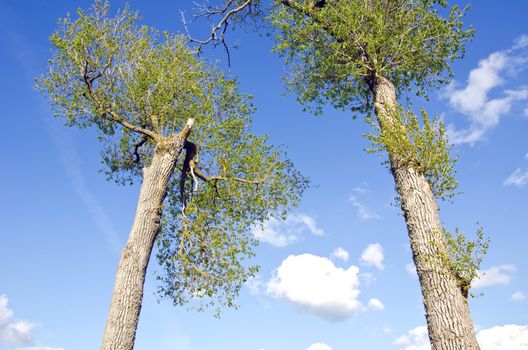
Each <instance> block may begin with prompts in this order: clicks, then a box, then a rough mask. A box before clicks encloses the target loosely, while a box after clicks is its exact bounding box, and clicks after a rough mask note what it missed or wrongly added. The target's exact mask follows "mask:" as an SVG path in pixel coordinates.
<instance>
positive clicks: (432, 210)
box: [373, 78, 480, 350]
mask: <svg viewBox="0 0 528 350" xmlns="http://www.w3.org/2000/svg"><path fill="white" fill-rule="evenodd" d="M373 92H374V96H375V109H376V116H377V118H378V121H379V124H380V126H381V128H382V129H383V128H387V127H393V126H394V127H398V126H396V124H394V122H393V121H394V118H395V117H396V116H395V114H394V113H395V112H397V111H398V104H397V101H396V91H395V88H394V85H393V84H392V83H391V82H390V81H389V80H387V79H386V78H377V79H376V81H375V83H374V85H373ZM389 159H390V165H391V172H392V174H393V176H394V180H395V182H396V190H397V191H398V194H399V195H400V200H401V208H402V211H403V215H404V217H405V222H406V224H407V231H408V234H409V240H410V243H411V250H412V255H413V260H414V264H415V265H416V271H417V273H418V277H419V280H420V286H421V289H422V296H423V303H424V307H425V317H426V319H427V329H428V331H429V339H430V341H431V349H432V350H475V349H480V348H479V345H478V343H477V339H476V336H475V331H474V329H473V322H472V320H471V314H470V312H469V307H468V305H467V300H466V299H465V297H464V296H463V294H462V292H461V289H460V288H459V286H458V284H457V281H456V279H455V277H454V275H453V274H452V272H451V271H450V268H449V264H447V263H446V257H447V256H448V253H449V251H448V247H447V244H446V240H445V237H444V233H443V231H442V226H441V224H440V221H439V218H438V207H437V204H436V200H435V197H434V195H433V192H432V190H431V186H430V185H429V183H428V182H427V180H426V178H425V176H424V175H423V174H420V173H419V172H417V171H415V170H414V169H413V168H412V167H411V166H409V165H402V164H399V163H398V160H397V159H395V156H394V155H391V154H389Z"/></svg>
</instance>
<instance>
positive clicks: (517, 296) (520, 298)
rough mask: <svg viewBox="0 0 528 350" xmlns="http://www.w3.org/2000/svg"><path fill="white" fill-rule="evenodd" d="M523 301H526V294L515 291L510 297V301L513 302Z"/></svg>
mask: <svg viewBox="0 0 528 350" xmlns="http://www.w3.org/2000/svg"><path fill="white" fill-rule="evenodd" d="M525 299H526V294H524V293H523V292H521V291H520V290H518V291H516V292H515V293H513V294H512V296H511V300H513V301H523V300H525Z"/></svg>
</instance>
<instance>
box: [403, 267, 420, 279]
mask: <svg viewBox="0 0 528 350" xmlns="http://www.w3.org/2000/svg"><path fill="white" fill-rule="evenodd" d="M405 271H407V273H408V274H409V276H411V277H414V278H418V273H417V272H416V266H415V265H414V264H413V263H408V264H405Z"/></svg>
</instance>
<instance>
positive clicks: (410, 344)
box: [394, 326, 431, 350]
mask: <svg viewBox="0 0 528 350" xmlns="http://www.w3.org/2000/svg"><path fill="white" fill-rule="evenodd" d="M394 345H396V346H397V347H399V348H400V349H404V350H429V349H430V348H431V347H430V345H429V336H428V333H427V326H419V327H416V328H414V329H411V330H410V331H409V332H408V333H407V334H404V335H402V336H401V337H399V338H398V339H396V340H395V341H394Z"/></svg>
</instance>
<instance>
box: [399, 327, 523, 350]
mask: <svg viewBox="0 0 528 350" xmlns="http://www.w3.org/2000/svg"><path fill="white" fill-rule="evenodd" d="M427 334H428V333H427V327H426V326H420V327H416V328H414V329H412V330H410V331H409V332H408V333H407V334H405V335H402V336H401V337H399V338H398V339H396V340H395V341H394V345H396V346H397V347H399V348H400V349H403V350H430V349H431V347H430V345H429V338H428V335H427ZM477 341H478V342H479V345H480V348H481V349H482V350H521V349H527V348H528V326H523V325H513V324H512V325H504V326H495V327H492V328H487V329H482V330H480V331H479V332H477Z"/></svg>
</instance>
